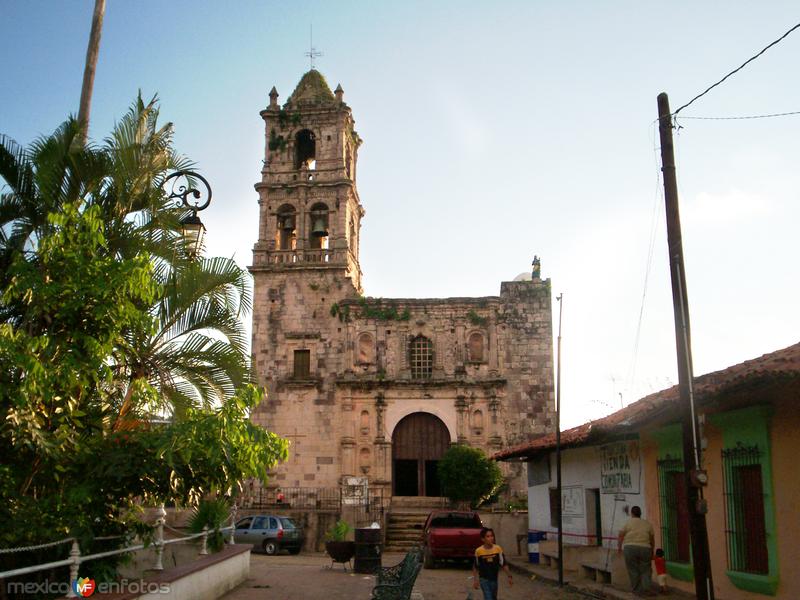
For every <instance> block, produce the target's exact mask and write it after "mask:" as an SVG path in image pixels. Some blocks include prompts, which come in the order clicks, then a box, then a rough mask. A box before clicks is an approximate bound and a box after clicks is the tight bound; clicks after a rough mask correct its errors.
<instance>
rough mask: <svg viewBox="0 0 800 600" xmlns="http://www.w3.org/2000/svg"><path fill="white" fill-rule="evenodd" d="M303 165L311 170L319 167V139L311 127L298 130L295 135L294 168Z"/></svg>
mask: <svg viewBox="0 0 800 600" xmlns="http://www.w3.org/2000/svg"><path fill="white" fill-rule="evenodd" d="M303 166H305V167H306V168H307V169H309V170H313V169H316V167H317V139H316V136H315V135H314V132H313V131H311V130H309V129H303V130H301V131H298V132H297V135H295V136H294V168H295V169H299V168H301V167H303Z"/></svg>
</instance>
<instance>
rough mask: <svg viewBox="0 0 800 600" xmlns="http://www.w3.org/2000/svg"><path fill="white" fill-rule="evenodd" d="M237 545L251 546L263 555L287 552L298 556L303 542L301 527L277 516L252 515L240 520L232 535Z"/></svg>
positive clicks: (303, 534)
mask: <svg viewBox="0 0 800 600" xmlns="http://www.w3.org/2000/svg"><path fill="white" fill-rule="evenodd" d="M233 537H234V539H235V540H236V543H237V544H252V545H253V547H254V548H257V549H259V550H263V551H264V553H265V554H269V555H273V554H277V553H278V552H280V551H281V550H288V551H289V554H299V553H300V549H301V548H302V547H303V541H305V533H304V532H303V527H302V526H301V525H300V524H298V523H297V522H296V521H294V520H292V519H290V518H288V517H281V516H278V515H253V516H250V517H245V518H243V519H240V520H239V521H238V522H237V523H236V531H235V532H234V534H233Z"/></svg>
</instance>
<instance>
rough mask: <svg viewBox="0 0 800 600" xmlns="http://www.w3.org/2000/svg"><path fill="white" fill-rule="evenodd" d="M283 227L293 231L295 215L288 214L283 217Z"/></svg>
mask: <svg viewBox="0 0 800 600" xmlns="http://www.w3.org/2000/svg"><path fill="white" fill-rule="evenodd" d="M281 229H286V230H287V231H291V230H292V229H294V217H291V216H288V217H283V222H282V223H281Z"/></svg>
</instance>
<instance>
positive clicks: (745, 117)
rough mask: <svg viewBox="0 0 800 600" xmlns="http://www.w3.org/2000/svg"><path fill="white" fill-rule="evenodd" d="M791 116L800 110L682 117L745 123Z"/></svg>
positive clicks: (797, 113) (799, 112)
mask: <svg viewBox="0 0 800 600" xmlns="http://www.w3.org/2000/svg"><path fill="white" fill-rule="evenodd" d="M790 115H800V110H796V111H793V112H783V113H771V114H767V115H747V116H744V117H681V119H695V120H700V121H744V120H746V119H771V118H773V117H788V116H790ZM673 116H674V113H673Z"/></svg>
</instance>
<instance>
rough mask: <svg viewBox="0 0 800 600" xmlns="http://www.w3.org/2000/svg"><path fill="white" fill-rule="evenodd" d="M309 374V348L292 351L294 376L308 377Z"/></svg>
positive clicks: (296, 377) (299, 377)
mask: <svg viewBox="0 0 800 600" xmlns="http://www.w3.org/2000/svg"><path fill="white" fill-rule="evenodd" d="M310 376H311V350H295V351H294V378H295V379H308V378H309V377H310Z"/></svg>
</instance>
